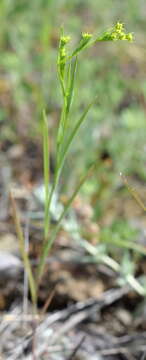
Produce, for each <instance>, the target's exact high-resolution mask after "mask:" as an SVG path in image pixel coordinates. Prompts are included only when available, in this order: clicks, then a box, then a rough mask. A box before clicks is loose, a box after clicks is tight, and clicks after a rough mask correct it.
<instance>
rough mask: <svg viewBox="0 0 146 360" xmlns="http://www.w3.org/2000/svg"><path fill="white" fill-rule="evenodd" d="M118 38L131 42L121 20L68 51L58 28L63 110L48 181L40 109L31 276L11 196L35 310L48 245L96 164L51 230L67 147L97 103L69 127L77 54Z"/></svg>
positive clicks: (66, 40)
mask: <svg viewBox="0 0 146 360" xmlns="http://www.w3.org/2000/svg"><path fill="white" fill-rule="evenodd" d="M118 40H127V41H130V42H131V41H132V40H133V35H132V33H126V32H125V29H124V25H123V24H122V23H120V22H117V24H116V25H115V26H113V27H112V28H111V29H109V30H108V31H105V32H103V34H102V35H100V36H93V35H92V34H89V33H88V32H84V33H82V34H81V39H80V41H79V42H78V44H77V46H76V47H75V49H74V50H73V51H71V52H69V50H68V45H69V43H70V41H71V39H70V37H69V36H65V35H64V32H63V30H62V31H61V36H60V41H59V50H58V59H57V71H58V78H59V82H60V86H61V91H62V100H63V104H62V110H61V115H60V121H59V125H58V130H57V135H56V139H55V142H56V155H55V174H54V179H53V183H50V176H49V168H50V166H49V157H50V154H49V133H48V120H47V115H46V112H45V110H43V120H42V133H43V163H44V186H45V209H44V242H43V244H42V252H41V254H40V260H39V266H38V271H37V276H34V275H33V271H32V268H31V264H30V261H29V257H28V255H27V254H26V252H25V245H24V238H23V232H22V229H21V226H20V220H19V216H18V211H17V209H16V204H15V202H14V199H13V197H12V205H13V211H14V218H15V225H16V230H17V236H18V239H19V244H20V250H21V254H22V257H23V261H24V267H25V269H26V271H27V274H28V280H29V286H30V292H31V297H32V302H33V304H34V308H35V309H36V304H37V296H38V289H39V284H40V280H41V278H42V275H43V273H44V267H45V264H46V259H47V257H48V254H49V251H50V248H51V247H52V245H53V243H54V241H55V239H56V236H57V233H58V231H59V229H60V226H61V222H62V219H63V218H64V217H65V216H66V214H67V212H68V210H69V208H70V206H71V204H72V202H73V200H74V198H75V196H76V195H77V193H78V192H79V190H80V188H81V186H82V185H83V184H84V182H85V181H86V179H87V178H88V177H89V176H90V175H91V174H92V173H93V171H94V169H95V167H96V160H95V161H93V163H92V164H91V166H90V167H89V168H88V169H87V171H86V173H85V174H84V175H83V177H82V178H81V179H80V181H79V183H78V185H77V187H76V188H75V189H74V192H73V194H72V195H71V197H70V198H69V200H68V201H67V203H66V205H65V206H64V209H63V211H62V213H61V215H60V217H59V219H58V221H57V223H56V225H55V226H54V227H53V229H52V230H51V229H50V206H51V202H52V198H53V194H54V193H55V191H56V188H57V185H58V183H59V180H60V176H61V172H62V169H63V166H64V163H65V160H66V156H67V155H68V152H69V150H70V146H71V144H72V142H73V140H74V138H75V136H76V134H77V133H78V131H79V128H80V127H81V125H82V124H83V122H84V121H85V119H86V117H87V115H88V112H89V110H90V108H91V106H92V105H93V104H94V103H95V102H96V97H95V99H93V100H92V101H91V102H90V103H89V104H88V105H87V107H86V108H85V110H84V112H83V114H82V115H81V117H80V118H79V119H77V120H76V121H75V124H74V127H73V128H72V126H70V112H71V106H72V101H73V95H74V86H75V79H76V68H77V61H78V55H79V54H80V53H81V52H82V51H83V50H85V49H87V48H89V47H91V46H93V45H95V44H96V43H97V42H100V41H118Z"/></svg>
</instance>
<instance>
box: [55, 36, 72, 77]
mask: <svg viewBox="0 0 146 360" xmlns="http://www.w3.org/2000/svg"><path fill="white" fill-rule="evenodd" d="M69 41H70V37H69V36H64V35H62V36H61V37H60V45H59V56H58V65H59V68H60V75H61V77H62V78H63V76H64V69H65V63H66V58H67V52H66V44H67V43H68V42H69Z"/></svg>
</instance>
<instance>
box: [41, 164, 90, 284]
mask: <svg viewBox="0 0 146 360" xmlns="http://www.w3.org/2000/svg"><path fill="white" fill-rule="evenodd" d="M96 165H97V162H94V163H93V164H92V165H91V166H90V167H89V169H88V170H87V171H86V174H85V175H84V176H83V177H82V178H81V180H80V182H79V184H78V185H77V187H76V189H75V191H74V192H73V194H72V196H71V197H70V199H69V200H68V202H67V204H66V205H65V207H64V210H63V212H62V214H61V215H60V218H59V219H58V223H57V225H56V227H55V229H54V230H53V232H52V234H51V235H50V238H49V239H48V241H47V243H46V244H45V245H44V248H43V253H42V256H41V258H40V264H39V269H38V280H40V278H41V276H42V274H43V271H44V267H45V261H46V258H47V256H48V253H49V250H50V248H51V246H52V244H53V242H54V240H55V239H56V236H57V233H58V231H59V229H60V226H61V222H62V220H63V219H64V217H65V216H66V214H67V212H68V210H69V208H70V206H71V204H72V202H73V201H74V199H75V197H76V195H77V194H78V192H79V190H80V189H81V187H82V185H83V184H84V183H85V181H86V180H87V178H88V177H89V176H91V175H92V173H93V171H94V169H95V167H96Z"/></svg>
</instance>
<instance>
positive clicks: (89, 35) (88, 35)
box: [82, 33, 92, 41]
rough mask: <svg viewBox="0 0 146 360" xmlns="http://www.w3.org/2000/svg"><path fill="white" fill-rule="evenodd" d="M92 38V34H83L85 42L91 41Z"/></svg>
mask: <svg viewBox="0 0 146 360" xmlns="http://www.w3.org/2000/svg"><path fill="white" fill-rule="evenodd" d="M91 38H92V34H89V33H82V39H83V40H85V41H89V40H90V39H91Z"/></svg>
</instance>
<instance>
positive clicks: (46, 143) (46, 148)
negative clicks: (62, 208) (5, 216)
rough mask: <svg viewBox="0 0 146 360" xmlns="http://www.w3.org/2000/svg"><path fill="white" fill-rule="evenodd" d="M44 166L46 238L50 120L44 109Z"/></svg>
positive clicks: (45, 234) (46, 229)
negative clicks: (48, 120)
mask: <svg viewBox="0 0 146 360" xmlns="http://www.w3.org/2000/svg"><path fill="white" fill-rule="evenodd" d="M43 166H44V185H45V220H44V238H45V239H46V237H47V235H48V229H49V214H48V212H49V209H48V200H49V135H48V122H47V117H46V112H45V110H44V111H43Z"/></svg>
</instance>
